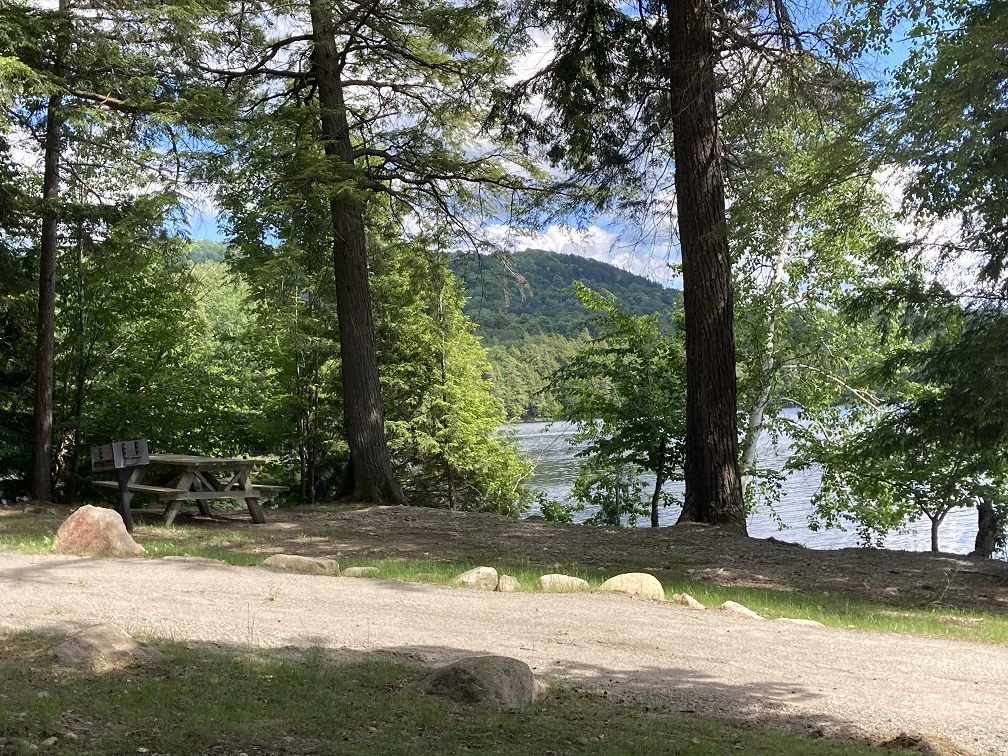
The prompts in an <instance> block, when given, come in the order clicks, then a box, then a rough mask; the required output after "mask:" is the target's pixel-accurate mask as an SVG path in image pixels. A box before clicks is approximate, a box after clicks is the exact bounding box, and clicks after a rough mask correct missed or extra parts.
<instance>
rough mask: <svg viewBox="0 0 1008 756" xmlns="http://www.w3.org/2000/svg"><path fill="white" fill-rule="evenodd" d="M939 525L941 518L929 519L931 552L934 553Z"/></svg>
mask: <svg viewBox="0 0 1008 756" xmlns="http://www.w3.org/2000/svg"><path fill="white" fill-rule="evenodd" d="M940 525H941V520H939V519H937V518H935V519H932V520H931V552H932V553H934V554H937V553H938V526H940Z"/></svg>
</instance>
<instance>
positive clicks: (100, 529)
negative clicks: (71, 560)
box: [53, 504, 144, 556]
mask: <svg viewBox="0 0 1008 756" xmlns="http://www.w3.org/2000/svg"><path fill="white" fill-rule="evenodd" d="M53 551H57V552H59V553H61V554H117V555H126V556H138V555H140V554H143V553H144V548H143V546H141V545H139V544H138V543H137V542H136V541H134V540H133V536H131V535H130V534H129V533H127V532H126V526H125V525H124V524H123V519H122V516H121V515H120V514H119V513H118V512H116V511H115V510H114V509H105V508H104V507H93V506H91V505H90V504H85V505H84V506H83V507H81V508H80V509H78V510H76V511H75V512H73V514H71V515H70V516H69V517H67V518H66V519H65V520H63V524H61V525H60V526H59V530H57V531H56V538H55V539H54V540H53Z"/></svg>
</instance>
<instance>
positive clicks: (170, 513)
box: [164, 499, 184, 525]
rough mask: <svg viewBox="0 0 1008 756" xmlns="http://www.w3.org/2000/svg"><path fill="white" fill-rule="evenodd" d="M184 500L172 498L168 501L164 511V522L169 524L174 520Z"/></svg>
mask: <svg viewBox="0 0 1008 756" xmlns="http://www.w3.org/2000/svg"><path fill="white" fill-rule="evenodd" d="M183 503H184V502H183V501H182V499H172V500H171V501H169V502H168V507H167V508H166V509H165V512H164V524H165V525H171V524H172V523H173V522H175V518H176V517H177V516H178V513H179V510H181V509H182V504H183Z"/></svg>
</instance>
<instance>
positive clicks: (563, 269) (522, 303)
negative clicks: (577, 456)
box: [450, 249, 680, 420]
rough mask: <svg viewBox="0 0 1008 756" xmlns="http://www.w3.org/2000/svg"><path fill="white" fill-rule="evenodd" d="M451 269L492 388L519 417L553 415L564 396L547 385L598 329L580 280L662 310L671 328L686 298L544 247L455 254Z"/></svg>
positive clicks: (629, 304) (642, 310) (636, 308)
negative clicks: (578, 291) (485, 356)
mask: <svg viewBox="0 0 1008 756" xmlns="http://www.w3.org/2000/svg"><path fill="white" fill-rule="evenodd" d="M450 267H451V268H452V270H453V271H454V272H455V274H456V275H457V276H458V277H459V278H461V279H462V281H463V282H464V284H465V287H466V293H467V296H468V297H469V300H468V302H467V303H466V305H465V313H466V314H467V315H469V317H470V318H472V320H473V321H474V322H475V323H476V324H477V329H476V333H477V335H479V337H480V338H481V339H482V341H483V345H484V346H485V347H487V348H488V352H489V357H490V364H491V366H492V368H493V391H494V393H495V394H496V396H497V397H498V398H499V399H500V400H501V402H503V404H504V409H505V411H506V412H507V414H508V417H509V418H511V419H513V420H537V419H545V418H549V417H551V416H553V415H555V413H556V409H557V404H558V402H559V401H562V400H563V397H557V396H555V395H554V392H551V391H550V390H548V388H547V386H546V384H547V382H548V378H549V376H550V375H551V374H553V373H554V372H555V371H556V370H557V369H558V368H560V367H562V366H563V365H565V364H566V363H567V361H568V360H569V359H570V358H571V357H572V356H573V355H574V353H575V352H576V351H577V349H578V347H579V346H580V345H582V344H583V342H584V340H585V339H586V338H587V337H588V336H589V334H590V333H591V332H592V331H593V323H592V321H591V318H590V316H589V313H588V312H587V311H586V310H585V309H584V307H582V306H581V303H580V302H579V301H578V300H577V298H576V297H575V296H574V292H573V288H572V285H573V284H574V282H575V281H577V282H580V283H583V284H585V285H586V286H588V287H589V288H591V289H594V290H596V291H608V292H610V293H611V294H613V295H614V296H615V297H616V298H617V300H618V301H619V302H620V304H621V305H622V306H623V307H624V308H625V309H626V310H627V311H628V312H631V313H633V314H634V315H650V314H652V313H656V312H657V313H659V314H660V316H661V323H662V324H664V325H665V327H667V328H671V313H672V312H673V310H674V309H675V308H676V307H677V306H678V303H679V298H680V292H679V291H677V290H676V289H670V288H666V287H664V286H662V285H661V284H657V283H655V282H654V281H651V280H649V279H647V278H644V277H643V276H637V275H634V274H633V273H629V272H627V271H625V270H622V269H621V268H617V267H616V266H614V265H610V264H608V263H604V262H600V261H599V260H592V259H589V258H586V257H579V256H578V255H565V254H560V253H557V252H549V251H546V250H541V249H527V250H524V251H522V252H517V253H515V254H514V255H510V256H508V257H507V258H506V259H503V260H502V259H499V258H489V257H483V258H480V259H475V258H473V257H456V258H454V259H453V260H452V261H451V263H450Z"/></svg>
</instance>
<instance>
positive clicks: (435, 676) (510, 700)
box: [411, 656, 539, 709]
mask: <svg viewBox="0 0 1008 756" xmlns="http://www.w3.org/2000/svg"><path fill="white" fill-rule="evenodd" d="M411 687H412V688H413V689H414V690H416V691H418V692H420V693H427V694H429V695H437V696H446V697H448V698H451V699H452V700H454V701H458V702H459V703H468V704H484V705H486V706H489V707H491V708H494V709H518V708H521V707H522V706H526V705H528V704H530V703H532V701H533V700H535V698H536V696H537V693H538V692H539V689H538V688H537V686H536V680H535V676H534V675H533V674H532V668H531V667H529V665H528V664H526V663H525V662H523V661H521V660H520V659H512V658H511V657H509V656H472V657H469V658H466V659H460V660H459V661H457V662H454V663H452V664H449V665H447V666H444V667H440V668H438V669H435V670H434V671H433V672H431V673H430V674H429V675H427V676H426V677H425V678H423V679H422V680H420V681H418V682H417V683H414V685H413V686H411Z"/></svg>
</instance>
